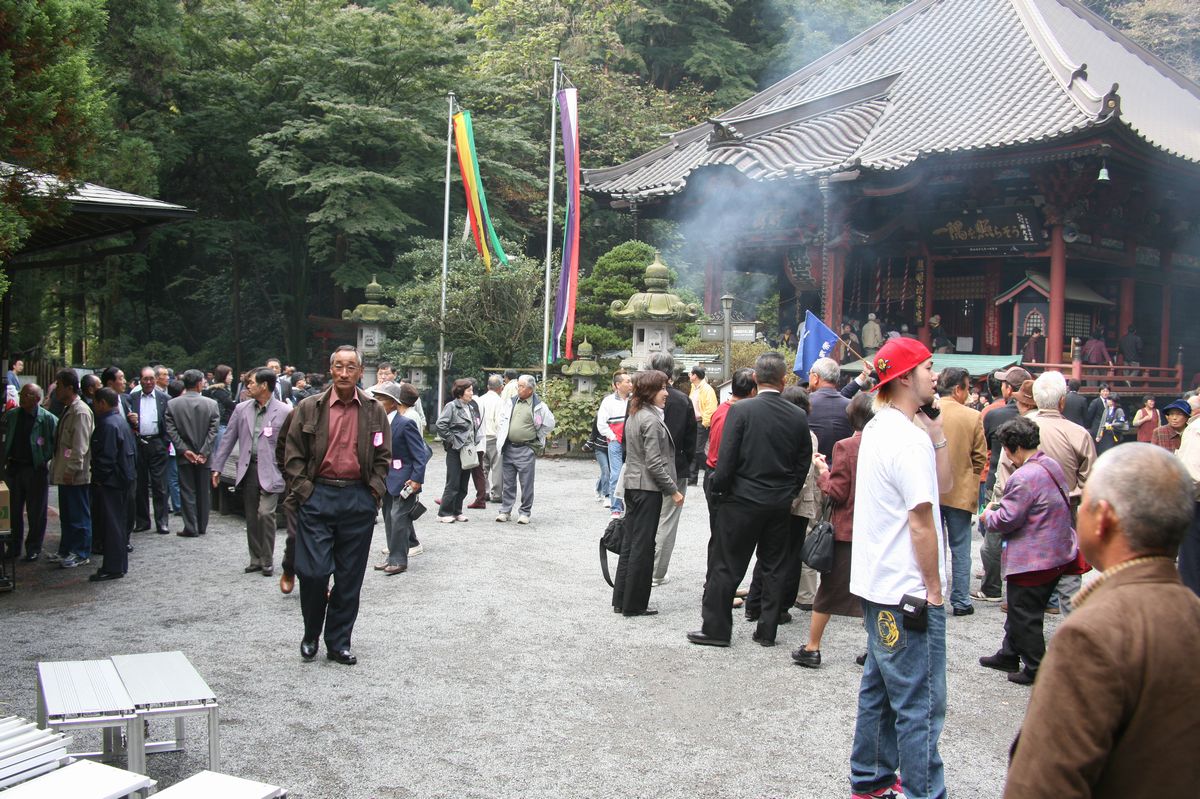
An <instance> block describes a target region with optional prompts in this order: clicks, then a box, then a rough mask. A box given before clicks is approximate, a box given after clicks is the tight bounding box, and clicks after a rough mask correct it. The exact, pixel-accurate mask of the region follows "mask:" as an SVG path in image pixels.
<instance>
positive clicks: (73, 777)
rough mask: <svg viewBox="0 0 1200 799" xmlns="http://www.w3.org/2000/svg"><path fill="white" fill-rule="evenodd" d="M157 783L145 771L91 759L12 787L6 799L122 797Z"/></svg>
mask: <svg viewBox="0 0 1200 799" xmlns="http://www.w3.org/2000/svg"><path fill="white" fill-rule="evenodd" d="M155 784H156V783H155V782H154V780H152V779H150V778H149V777H147V776H145V775H142V774H134V773H132V772H129V771H124V770H123V769H119V768H113V767H112V766H106V765H104V764H103V763H96V762H93V761H91V760H76V761H75V762H74V763H72V764H71V765H69V766H63V767H62V768H60V769H56V770H54V771H51V772H50V773H49V774H43V775H42V776H40V777H38V778H36V779H32V780H29V781H28V782H23V783H21V784H20V785H17V786H15V787H12V788H9V789H8V790H7V791H5V792H4V799H68V797H69V799H120V797H123V796H129V795H130V794H132V793H135V792H137V791H146V792H152V791H153V790H154V786H155Z"/></svg>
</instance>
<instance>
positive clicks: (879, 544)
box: [850, 408, 950, 605]
mask: <svg viewBox="0 0 1200 799" xmlns="http://www.w3.org/2000/svg"><path fill="white" fill-rule="evenodd" d="M922 503H928V504H929V505H930V506H931V507H932V508H933V523H934V526H935V528H936V529H937V537H938V574H939V575H940V576H941V580H942V596H947V595H948V592H949V590H950V589H949V587H948V580H947V574H946V539H945V534H944V533H943V532H942V519H941V514H940V513H938V512H937V508H938V482H937V462H936V460H935V458H934V452H933V442H932V441H930V440H929V435H928V434H927V433H925V432H924V431H923V430H921V428H919V427H917V426H916V425H915V424H913V423H912V422H910V421H909V420H908V417H907V416H905V415H904V414H903V413H901V412H900V411H898V410H896V409H895V408H885V409H883V410H882V411H880V412H879V413H877V414H875V418H874V419H872V420H871V421H870V422H869V423H868V424H867V426H866V427H865V428H864V429H863V435H862V445H861V447H860V448H859V451H858V476H857V482H856V485H855V501H854V547H853V548H852V549H851V557H850V593H852V594H854V595H855V596H860V597H862V598H863V599H865V600H867V601H868V602H874V603H876V604H879V605H898V604H900V598H901V597H903V596H904V595H905V594H912V595H914V596H925V595H926V591H925V581H924V580H923V579H922V578H921V570H920V569H919V568H918V567H917V559H916V556H915V555H914V554H913V548H912V535H911V532H910V530H909V527H908V512H909V511H910V510H912V509H913V508H915V507H917V506H918V505H921V504H922Z"/></svg>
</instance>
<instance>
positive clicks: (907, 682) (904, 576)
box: [850, 338, 950, 799]
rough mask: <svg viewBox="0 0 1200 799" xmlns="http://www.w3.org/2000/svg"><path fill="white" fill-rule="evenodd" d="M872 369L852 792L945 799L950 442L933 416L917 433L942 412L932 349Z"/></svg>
mask: <svg viewBox="0 0 1200 799" xmlns="http://www.w3.org/2000/svg"><path fill="white" fill-rule="evenodd" d="M875 370H876V372H877V373H878V374H879V386H878V391H879V395H878V396H877V397H876V399H875V407H876V411H875V417H874V418H873V419H872V420H871V421H870V422H869V423H868V424H867V426H866V427H865V428H864V429H863V433H862V446H861V448H860V450H859V455H858V481H857V496H856V499H855V509H854V550H853V553H852V555H851V566H850V593H852V594H854V595H855V596H860V597H862V598H863V610H864V612H865V617H866V618H865V626H866V628H867V642H868V645H867V659H866V663H865V665H864V669H863V676H862V683H861V685H860V687H859V693H858V719H857V722H856V724H855V729H854V744H853V746H852V748H851V752H850V790H851V793H852V796H853V797H856V799H857V798H858V797H893V796H899V795H904V796H907V797H909V798H910V799H927V798H932V799H940V798H941V797H945V795H946V785H945V779H944V775H943V769H942V758H941V755H939V754H938V738H939V737H940V735H941V732H942V726H943V724H944V723H945V718H946V610H945V607H944V605H943V597H944V595H945V591H946V588H947V586H946V583H945V574H946V563H945V552H946V547H945V538H944V536H943V534H942V530H941V517H940V515H939V514H938V513H937V512H936V508H937V504H938V496H939V494H940V493H941V491H939V487H943V488H949V487H950V486H949V472H950V459H949V458H948V457H947V452H946V448H947V445H948V442H947V440H946V438H945V435H944V434H943V428H942V420H941V418H940V417H939V418H930V417H928V416H925V417H924V419H923V420H922V423H923V424H924V427H925V429H924V430H922V429H921V427H919V426H918V425H917V424H916V422H915V418H916V415H917V413H918V409H920V408H921V407H922V406H925V405H928V404H929V403H931V402H933V401H934V377H933V357H932V355H931V354H930V352H929V350H928V349H927V348H926V347H925V345H923V344H921V343H920V342H919V341H916V340H914V339H906V338H897V339H892V340H891V341H889V342H887V343H886V344H884V345H883V346H882V347H881V348H880V349H879V352H878V353H877V354H876V356H875ZM922 415H923V416H924V414H922ZM940 477H944V478H945V480H944V481H940V480H939V478H940ZM897 772H899V773H902V774H903V775H904V787H903V789H901V787H900V777H899V774H898V773H897ZM901 791H903V793H902V794H901Z"/></svg>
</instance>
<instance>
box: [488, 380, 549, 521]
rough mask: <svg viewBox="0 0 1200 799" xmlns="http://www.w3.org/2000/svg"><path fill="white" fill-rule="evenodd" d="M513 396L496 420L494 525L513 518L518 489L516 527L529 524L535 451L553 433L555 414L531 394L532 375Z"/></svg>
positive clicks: (536, 396)
mask: <svg viewBox="0 0 1200 799" xmlns="http://www.w3.org/2000/svg"><path fill="white" fill-rule="evenodd" d="M516 382H517V392H516V395H515V396H514V397H513V398H512V399H511V400H509V401H507V402H504V403H503V404H502V405H501V406H500V411H499V415H498V417H497V420H496V449H497V451H499V453H500V458H501V460H502V461H503V462H504V467H503V475H504V489H503V493H502V495H501V499H500V513H499V515H497V516H496V521H498V522H506V521H508V520H509V519H510V518H512V511H513V506H514V505H516V503H517V485H518V483H519V484H520V487H521V505H520V510H519V511H518V513H517V524H529V516H530V514H531V513H532V512H533V478H534V472H535V470H536V468H537V450H540V449H543V448H545V446H546V436H547V435H549V434H550V432H551V431H552V430H554V424H555V421H554V412H553V411H551V410H550V407H549V406H548V405H546V403H544V402H542V400H541V398H540V397H538V395H537V394H535V393H534V389H536V388H537V380H535V379H534V377H533V375H521V376H520V377H518V378H517V381H516Z"/></svg>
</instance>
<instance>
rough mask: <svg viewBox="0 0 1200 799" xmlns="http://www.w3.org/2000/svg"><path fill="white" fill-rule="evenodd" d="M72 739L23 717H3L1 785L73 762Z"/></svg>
mask: <svg viewBox="0 0 1200 799" xmlns="http://www.w3.org/2000/svg"><path fill="white" fill-rule="evenodd" d="M70 742H71V739H70V738H68V737H67V736H65V735H63V734H62V733H60V732H51V731H50V730H40V729H38V727H37V725H35V724H34V723H33V722H31V721H27V720H25V719H23V718H19V717H17V716H5V717H3V718H0V789H4V788H7V787H8V786H10V785H15V784H16V783H18V782H24V781H25V780H31V779H33V778H34V777H37V776H40V775H42V774H45V773H46V772H48V771H53V770H54V769H56V768H58V767H59V766H62V765H64V764H66V763H69V762H70V760H71V758H70V757H69V756H68V755H67V744H69V743H70Z"/></svg>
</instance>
